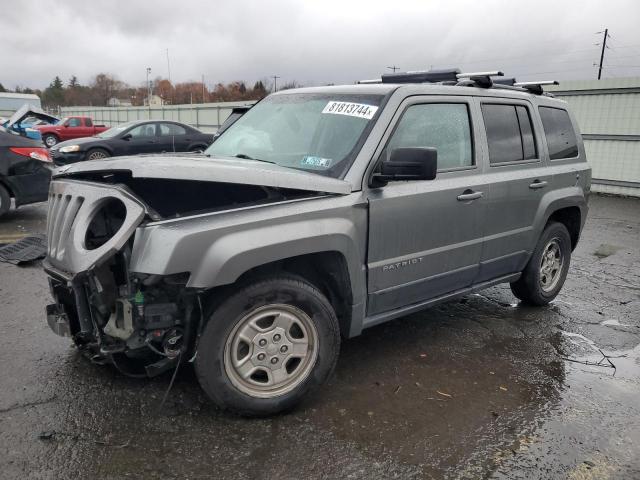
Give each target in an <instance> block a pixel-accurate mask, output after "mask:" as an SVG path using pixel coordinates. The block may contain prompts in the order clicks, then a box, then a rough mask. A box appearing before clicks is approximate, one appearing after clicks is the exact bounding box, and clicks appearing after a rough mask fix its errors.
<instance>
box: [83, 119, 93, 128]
mask: <svg viewBox="0 0 640 480" xmlns="http://www.w3.org/2000/svg"><path fill="white" fill-rule="evenodd" d="M84 126H85V127H93V122H92V121H91V119H90V118H89V117H86V118H85V119H84Z"/></svg>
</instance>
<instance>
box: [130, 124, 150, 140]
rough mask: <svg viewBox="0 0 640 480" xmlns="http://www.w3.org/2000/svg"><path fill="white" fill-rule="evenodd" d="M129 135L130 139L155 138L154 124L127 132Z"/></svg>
mask: <svg viewBox="0 0 640 480" xmlns="http://www.w3.org/2000/svg"><path fill="white" fill-rule="evenodd" d="M129 135H131V138H146V137H155V136H156V124H155V123H146V124H144V125H139V126H137V127H135V128H132V129H131V130H129Z"/></svg>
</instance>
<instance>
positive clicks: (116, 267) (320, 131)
mask: <svg viewBox="0 0 640 480" xmlns="http://www.w3.org/2000/svg"><path fill="white" fill-rule="evenodd" d="M495 75H496V73H495V72H485V73H479V74H469V75H464V74H460V73H459V71H450V72H442V71H440V72H426V73H417V74H402V75H399V74H395V75H391V74H390V75H385V76H383V78H382V79H380V80H378V81H376V82H375V83H373V82H369V83H370V84H357V85H350V86H331V87H319V88H302V89H296V90H287V91H283V92H278V93H276V94H272V95H269V96H268V97H266V98H265V99H264V100H262V101H260V102H259V103H257V104H256V105H255V106H254V107H253V108H251V109H249V110H248V111H247V112H246V113H244V114H243V115H242V116H240V118H239V119H238V120H237V121H236V122H235V123H234V124H233V125H231V127H229V128H228V129H227V130H225V131H224V133H222V134H221V135H220V136H219V137H218V138H217V140H216V141H215V142H214V143H213V144H212V145H211V146H210V147H209V148H208V149H207V150H206V151H205V152H204V154H193V155H187V154H185V155H155V156H153V155H151V156H138V157H115V158H110V159H105V160H97V161H90V162H83V163H78V164H74V165H70V166H66V167H62V168H60V169H58V170H57V171H56V172H55V174H54V178H53V180H52V182H51V187H50V193H49V213H48V226H47V230H48V254H47V258H46V259H45V262H44V268H45V270H46V272H47V273H48V275H49V281H50V287H51V292H52V294H53V297H54V299H55V303H53V304H51V305H49V306H48V307H47V321H48V323H49V325H50V326H51V328H52V329H53V330H54V331H55V332H56V333H58V334H60V335H66V336H70V337H71V338H72V339H73V341H74V342H75V344H76V345H77V346H78V347H79V348H80V349H81V350H82V351H83V352H84V353H85V354H86V355H87V356H88V357H89V358H90V359H92V360H93V361H96V362H100V363H105V362H106V363H110V364H112V365H113V366H114V367H115V368H117V369H118V370H119V371H121V372H123V373H124V374H127V375H135V376H139V375H149V376H152V375H156V374H159V373H161V372H164V371H167V370H173V369H177V368H178V367H179V366H180V365H181V364H186V363H187V362H193V364H194V366H195V371H196V373H197V377H198V379H199V381H200V383H201V385H202V388H203V389H204V390H205V392H206V393H207V395H208V396H209V397H210V398H211V399H212V400H213V401H214V402H215V403H216V404H218V405H220V406H221V407H223V408H226V409H229V410H231V411H234V412H237V413H239V414H242V415H268V414H272V413H275V412H279V411H283V410H286V409H289V408H291V407H292V406H294V405H295V404H296V403H297V402H299V401H300V400H301V399H302V398H303V397H304V396H305V395H307V394H308V393H309V392H310V391H312V390H313V389H314V388H316V387H317V386H319V385H320V384H322V383H323V382H325V381H326V380H327V378H328V377H329V376H330V375H331V373H332V371H333V369H334V366H335V365H336V362H337V360H338V353H339V350H340V341H341V339H343V338H350V337H353V336H356V335H359V334H360V333H361V332H362V331H363V329H365V328H368V327H372V326H374V325H378V324H380V323H382V322H386V321H387V320H391V319H394V318H397V317H402V316H404V315H407V314H409V313H412V312H416V311H418V310H421V309H424V308H426V307H429V306H431V305H434V304H437V303H439V302H443V301H447V300H449V299H451V298H455V297H458V296H461V295H466V294H469V293H470V292H473V291H476V290H478V289H482V288H485V287H488V286H491V285H495V284H498V283H503V282H508V283H510V284H511V289H512V291H513V293H514V295H515V296H516V297H518V298H519V299H520V300H522V301H523V302H526V303H528V304H533V305H545V304H547V303H549V302H550V301H551V300H553V299H554V298H555V297H556V295H557V294H558V292H559V291H560V289H561V288H562V285H563V283H564V281H565V278H566V276H567V270H568V269H569V261H570V258H571V252H572V250H573V249H574V248H575V246H576V243H577V242H578V238H579V236H580V232H581V230H582V227H583V225H584V222H585V217H586V215H587V197H588V195H589V188H590V179H591V171H590V168H589V166H588V165H587V162H586V159H585V152H584V147H583V143H582V140H581V137H580V134H579V133H578V128H577V125H576V122H575V120H574V118H573V116H572V114H571V112H569V111H568V109H567V105H566V103H564V102H562V101H560V100H557V99H554V98H553V97H552V96H551V95H549V94H547V93H544V92H543V91H542V87H541V86H540V84H528V83H527V84H518V83H515V84H514V82H503V83H502V84H500V83H499V82H498V80H500V79H498V78H494V77H495ZM494 80H495V81H494Z"/></svg>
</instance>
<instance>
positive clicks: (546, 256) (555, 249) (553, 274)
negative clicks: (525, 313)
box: [511, 222, 571, 306]
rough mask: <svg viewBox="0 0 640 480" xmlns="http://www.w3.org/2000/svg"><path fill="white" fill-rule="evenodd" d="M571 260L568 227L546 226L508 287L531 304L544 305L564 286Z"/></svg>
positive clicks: (560, 225)
mask: <svg viewBox="0 0 640 480" xmlns="http://www.w3.org/2000/svg"><path fill="white" fill-rule="evenodd" d="M570 261H571V237H570V235H569V231H568V230H567V227H565V226H564V225H563V224H561V223H558V222H551V223H549V224H548V225H547V226H546V227H545V229H544V231H543V232H542V235H541V236H540V239H539V240H538V244H537V245H536V248H535V249H534V251H533V254H532V255H531V259H530V260H529V263H528V264H527V266H526V267H525V269H524V270H523V271H522V276H521V277H520V278H519V279H518V280H517V281H516V282H513V283H512V284H511V291H512V292H513V294H514V295H515V296H516V297H518V298H519V299H520V300H522V301H523V302H525V303H529V304H531V305H538V306H541V305H547V304H548V303H549V302H551V301H552V300H553V299H554V298H556V296H557V295H558V293H560V289H562V286H563V285H564V281H565V279H566V278H567V272H568V271H569V262H570Z"/></svg>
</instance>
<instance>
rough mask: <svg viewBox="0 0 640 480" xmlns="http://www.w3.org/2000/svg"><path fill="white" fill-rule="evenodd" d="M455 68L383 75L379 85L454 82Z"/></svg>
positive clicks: (455, 78)
mask: <svg viewBox="0 0 640 480" xmlns="http://www.w3.org/2000/svg"><path fill="white" fill-rule="evenodd" d="M459 73H460V70H459V69H457V68H453V69H443V70H426V71H419V72H401V73H385V74H384V75H382V76H381V78H380V80H381V83H439V82H455V81H456V80H457V77H456V75H458V74H459Z"/></svg>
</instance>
